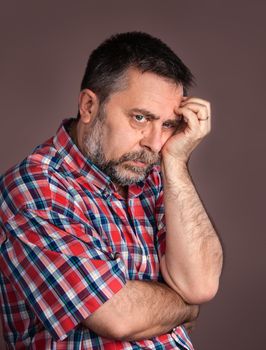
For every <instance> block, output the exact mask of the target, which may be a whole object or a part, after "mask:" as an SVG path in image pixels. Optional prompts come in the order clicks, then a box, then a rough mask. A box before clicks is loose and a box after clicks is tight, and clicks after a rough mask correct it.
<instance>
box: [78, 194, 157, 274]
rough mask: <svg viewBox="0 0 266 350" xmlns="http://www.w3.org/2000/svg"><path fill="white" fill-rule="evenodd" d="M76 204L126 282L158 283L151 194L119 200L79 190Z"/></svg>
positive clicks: (153, 208) (155, 228)
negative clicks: (120, 263) (121, 265)
mask: <svg viewBox="0 0 266 350" xmlns="http://www.w3.org/2000/svg"><path fill="white" fill-rule="evenodd" d="M76 201H77V202H78V205H79V206H80V205H81V206H82V207H83V212H84V214H85V216H86V218H87V220H88V223H89V224H90V225H91V226H92V227H93V228H94V229H95V230H96V231H97V233H98V234H99V236H100V237H101V240H102V242H103V243H104V245H105V246H108V248H109V249H110V251H111V252H112V253H113V254H119V255H120V258H122V259H123V262H124V264H125V265H126V267H127V271H128V278H129V279H147V280H158V277H159V259H158V252H157V222H156V216H155V197H154V196H153V195H151V193H143V194H142V195H141V196H138V197H133V198H129V199H127V200H123V199H121V198H120V199H119V198H118V197H117V196H115V195H113V194H110V193H108V194H107V193H103V194H93V195H92V193H91V191H87V190H84V189H83V190H82V191H81V190H78V191H77V194H76Z"/></svg>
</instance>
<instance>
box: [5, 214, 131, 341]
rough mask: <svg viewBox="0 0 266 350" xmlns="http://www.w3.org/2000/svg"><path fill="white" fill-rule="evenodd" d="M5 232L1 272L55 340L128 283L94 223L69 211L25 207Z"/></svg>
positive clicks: (121, 266) (11, 221) (119, 260)
mask: <svg viewBox="0 0 266 350" xmlns="http://www.w3.org/2000/svg"><path fill="white" fill-rule="evenodd" d="M3 230H4V236H5V238H4V239H3V242H2V245H1V255H2V259H1V270H2V271H3V273H4V274H5V275H6V277H7V278H8V279H9V280H10V281H11V283H12V284H13V285H14V286H15V288H16V289H17V291H18V293H19V294H20V295H21V296H22V297H23V298H24V299H25V300H27V302H28V303H29V305H30V307H31V308H32V310H33V311H34V313H35V314H36V316H37V317H38V318H39V319H40V321H41V322H42V324H43V325H44V327H45V328H46V329H47V330H48V331H49V332H50V333H51V335H52V337H53V338H54V339H55V340H63V339H64V338H66V337H67V333H68V332H70V331H71V330H72V329H73V328H74V327H75V326H76V325H78V324H79V323H80V322H81V321H82V320H84V319H86V318H87V317H88V316H89V315H90V314H91V313H93V312H94V311H96V310H97V309H98V308H99V307H100V306H101V305H102V304H103V303H105V302H106V301H107V300H109V299H110V298H111V297H112V296H113V295H114V294H115V293H117V292H118V291H119V290H120V289H121V288H122V287H123V286H124V284H125V283H126V270H125V265H124V263H123V261H122V260H121V259H120V258H119V256H115V255H114V254H113V253H112V252H111V251H110V248H109V247H108V246H107V245H106V244H105V242H104V241H103V240H102V238H101V237H100V235H99V234H98V232H97V231H96V230H95V229H94V228H93V227H92V226H90V225H89V224H88V223H85V222H84V221H79V220H78V219H76V218H74V217H69V216H68V215H67V213H65V214H62V213H58V212H56V210H54V209H51V210H48V209H45V210H39V209H38V210H37V209H31V208H24V209H23V210H20V211H19V212H18V213H16V215H14V216H13V217H11V218H9V219H8V221H7V222H5V224H4V225H3ZM2 238H3V235H2Z"/></svg>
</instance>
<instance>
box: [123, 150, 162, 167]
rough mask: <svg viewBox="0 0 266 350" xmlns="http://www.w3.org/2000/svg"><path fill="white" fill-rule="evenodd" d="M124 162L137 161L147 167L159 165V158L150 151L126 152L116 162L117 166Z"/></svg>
mask: <svg viewBox="0 0 266 350" xmlns="http://www.w3.org/2000/svg"><path fill="white" fill-rule="evenodd" d="M126 161H138V162H142V163H145V164H147V165H159V164H160V161H161V156H160V155H159V154H158V153H155V152H151V151H145V150H143V151H139V152H128V153H126V154H124V155H123V156H121V157H120V158H119V159H118V160H117V162H116V163H117V165H118V164H121V163H123V162H126Z"/></svg>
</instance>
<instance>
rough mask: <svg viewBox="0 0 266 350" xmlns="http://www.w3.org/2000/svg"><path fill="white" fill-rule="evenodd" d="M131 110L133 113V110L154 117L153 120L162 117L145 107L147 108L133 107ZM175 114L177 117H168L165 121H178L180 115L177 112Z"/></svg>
mask: <svg viewBox="0 0 266 350" xmlns="http://www.w3.org/2000/svg"><path fill="white" fill-rule="evenodd" d="M130 112H131V113H132V112H135V113H141V114H143V115H144V116H145V117H148V118H150V119H153V120H158V119H160V117H159V116H158V115H156V114H153V113H151V112H150V111H148V110H147V109H145V108H133V109H131V110H130ZM175 116H176V119H167V120H165V121H164V123H165V122H167V123H169V122H171V123H173V122H178V121H179V120H180V116H179V115H178V114H175Z"/></svg>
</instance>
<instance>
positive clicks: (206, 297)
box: [176, 281, 219, 305]
mask: <svg viewBox="0 0 266 350" xmlns="http://www.w3.org/2000/svg"><path fill="white" fill-rule="evenodd" d="M218 287H219V281H211V282H209V283H208V282H206V281H204V282H203V281H198V282H194V283H190V284H183V285H182V286H180V285H179V286H176V291H177V292H178V293H179V294H180V296H181V297H182V299H183V300H184V301H185V302H187V303H188V304H192V305H199V304H204V303H206V302H208V301H210V300H212V299H213V298H214V297H215V295H216V294H217V292H218Z"/></svg>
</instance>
